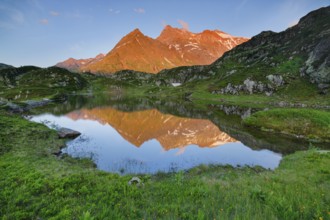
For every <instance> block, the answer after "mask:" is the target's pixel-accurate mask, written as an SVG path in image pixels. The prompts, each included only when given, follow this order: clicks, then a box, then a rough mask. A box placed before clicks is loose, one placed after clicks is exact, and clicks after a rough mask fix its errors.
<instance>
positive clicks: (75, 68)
mask: <svg viewBox="0 0 330 220" xmlns="http://www.w3.org/2000/svg"><path fill="white" fill-rule="evenodd" d="M104 56H105V55H104V54H102V53H100V54H99V55H97V56H96V57H94V58H88V59H79V60H76V59H73V58H69V59H67V60H65V61H63V62H59V63H57V64H56V66H57V67H61V68H64V69H67V70H69V71H71V72H79V71H80V68H81V67H82V66H86V65H89V64H92V63H94V62H98V61H100V60H102V59H103V58H104Z"/></svg>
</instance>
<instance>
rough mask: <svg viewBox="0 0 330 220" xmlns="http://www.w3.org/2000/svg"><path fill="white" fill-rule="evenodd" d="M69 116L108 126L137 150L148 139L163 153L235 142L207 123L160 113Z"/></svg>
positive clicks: (88, 112) (106, 112)
mask: <svg viewBox="0 0 330 220" xmlns="http://www.w3.org/2000/svg"><path fill="white" fill-rule="evenodd" d="M68 116H69V117H70V118H72V119H75V120H76V119H90V120H97V121H99V122H101V123H102V124H106V123H108V124H110V125H111V126H112V127H113V128H115V129H116V130H117V131H118V133H120V134H121V136H122V137H123V138H125V139H126V140H128V141H129V142H131V143H132V144H134V145H135V146H137V147H139V146H141V145H142V144H143V143H144V142H146V141H148V140H151V139H157V140H158V141H159V142H160V144H161V145H162V146H163V148H164V149H165V150H169V149H173V148H180V147H184V146H187V145H191V144H195V145H198V146H200V147H215V146H218V145H222V144H225V143H228V142H236V140H235V139H233V138H231V137H230V136H229V135H228V134H226V133H224V132H222V131H220V130H219V128H218V127H217V126H215V125H214V124H213V123H212V122H211V121H209V120H203V119H189V118H181V117H177V116H173V115H168V114H162V113H161V112H159V111H158V110H155V109H152V110H145V111H137V112H122V111H118V110H116V109H113V108H95V109H92V110H89V109H84V110H80V111H75V112H72V113H70V114H68Z"/></svg>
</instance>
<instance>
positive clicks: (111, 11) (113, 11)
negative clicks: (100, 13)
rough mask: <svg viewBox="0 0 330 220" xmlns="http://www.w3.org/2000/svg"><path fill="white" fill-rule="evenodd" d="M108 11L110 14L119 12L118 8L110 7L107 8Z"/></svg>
mask: <svg viewBox="0 0 330 220" xmlns="http://www.w3.org/2000/svg"><path fill="white" fill-rule="evenodd" d="M109 12H110V13H111V14H119V13H120V11H119V10H115V9H112V8H110V9H109Z"/></svg>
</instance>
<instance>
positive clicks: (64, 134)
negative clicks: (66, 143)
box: [57, 128, 81, 139]
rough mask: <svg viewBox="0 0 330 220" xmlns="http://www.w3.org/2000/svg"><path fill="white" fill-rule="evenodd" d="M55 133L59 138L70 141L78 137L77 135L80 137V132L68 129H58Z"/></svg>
mask: <svg viewBox="0 0 330 220" xmlns="http://www.w3.org/2000/svg"><path fill="white" fill-rule="evenodd" d="M57 133H58V136H59V138H72V139H74V138H76V137H78V136H79V135H81V133H80V132H78V131H75V130H72V129H69V128H60V129H59V130H58V131H57Z"/></svg>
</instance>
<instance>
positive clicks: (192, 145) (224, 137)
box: [29, 94, 322, 174]
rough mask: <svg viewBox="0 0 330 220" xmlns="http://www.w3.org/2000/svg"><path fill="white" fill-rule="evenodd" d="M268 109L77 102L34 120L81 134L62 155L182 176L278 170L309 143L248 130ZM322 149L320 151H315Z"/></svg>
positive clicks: (116, 169) (114, 168)
mask: <svg viewBox="0 0 330 220" xmlns="http://www.w3.org/2000/svg"><path fill="white" fill-rule="evenodd" d="M260 110H263V109H257V108H249V107H238V106H230V105H221V104H215V105H212V104H209V105H206V106H202V107H201V106H199V107H196V106H194V105H193V104H192V103H191V102H189V101H181V102H177V101H171V100H150V99H125V98H121V97H119V98H118V97H112V96H108V95H106V94H105V95H100V96H93V95H72V96H69V98H68V99H67V100H66V101H65V102H64V103H60V104H53V105H50V106H47V107H45V108H43V109H42V110H41V111H40V110H39V111H38V113H36V114H34V115H32V116H29V119H30V120H31V121H34V122H38V123H43V124H45V125H47V126H48V127H50V128H52V129H59V128H61V127H64V128H70V129H73V130H75V131H79V132H80V133H81V135H80V136H79V137H77V138H75V139H73V140H68V141H67V142H66V146H65V147H64V148H63V149H61V151H60V155H63V154H68V155H70V156H72V157H74V158H89V159H91V160H92V161H93V162H94V163H95V165H96V166H97V168H98V169H100V170H104V171H108V172H113V173H119V174H154V173H157V172H177V171H181V170H187V169H190V168H193V167H195V166H198V165H201V164H207V165H210V164H214V165H231V166H234V167H241V166H260V167H263V168H266V169H271V170H273V169H275V168H276V167H277V166H278V165H279V163H280V161H281V159H282V156H284V155H286V154H290V153H294V152H295V151H298V150H306V149H308V148H309V147H310V143H308V142H305V141H303V140H301V139H298V138H295V137H289V136H286V135H282V134H270V133H267V132H261V131H257V130H254V129H253V128H250V127H246V126H244V125H243V124H242V120H243V119H244V118H245V117H248V116H249V115H250V114H252V113H254V112H257V111H260ZM317 147H321V148H322V144H320V145H317Z"/></svg>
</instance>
